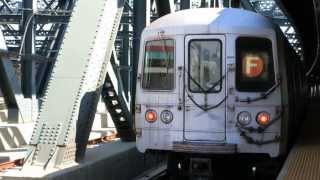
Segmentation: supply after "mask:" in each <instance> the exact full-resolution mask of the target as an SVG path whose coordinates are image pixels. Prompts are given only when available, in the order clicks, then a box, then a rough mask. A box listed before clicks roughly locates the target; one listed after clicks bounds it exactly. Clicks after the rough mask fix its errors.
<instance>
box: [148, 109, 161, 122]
mask: <svg viewBox="0 0 320 180" xmlns="http://www.w3.org/2000/svg"><path fill="white" fill-rule="evenodd" d="M145 118H146V121H148V122H149V123H153V122H155V121H156V120H157V118H158V115H157V112H156V111H155V110H152V109H149V110H147V112H146V115H145Z"/></svg>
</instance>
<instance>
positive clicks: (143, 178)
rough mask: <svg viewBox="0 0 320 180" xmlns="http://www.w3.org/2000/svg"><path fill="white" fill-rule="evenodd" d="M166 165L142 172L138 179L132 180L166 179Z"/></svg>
mask: <svg viewBox="0 0 320 180" xmlns="http://www.w3.org/2000/svg"><path fill="white" fill-rule="evenodd" d="M166 174H167V164H166V163H162V164H160V165H159V166H157V167H154V168H151V169H149V170H147V171H145V172H143V173H142V174H141V175H139V176H138V177H136V178H134V180H161V179H167V178H168V177H167V175H166Z"/></svg>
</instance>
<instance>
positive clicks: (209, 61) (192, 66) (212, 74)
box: [188, 39, 222, 93]
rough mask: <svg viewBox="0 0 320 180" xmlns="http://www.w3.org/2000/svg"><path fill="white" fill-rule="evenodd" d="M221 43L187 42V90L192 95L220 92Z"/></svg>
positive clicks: (218, 41)
mask: <svg viewBox="0 0 320 180" xmlns="http://www.w3.org/2000/svg"><path fill="white" fill-rule="evenodd" d="M221 46H222V45H221V41H220V40H213V39H210V40H191V41H190V42H189V72H188V75H189V90H190V91H191V92H193V93H201V92H202V93H203V92H204V91H206V93H214V92H219V91H220V90H221V81H220V79H221V70H222V67H221V64H222V63H221V59H222V58H221V56H222V49H221Z"/></svg>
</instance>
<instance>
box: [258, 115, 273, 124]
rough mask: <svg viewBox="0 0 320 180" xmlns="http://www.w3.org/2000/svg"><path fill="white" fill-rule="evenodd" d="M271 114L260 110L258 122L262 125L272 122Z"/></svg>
mask: <svg viewBox="0 0 320 180" xmlns="http://www.w3.org/2000/svg"><path fill="white" fill-rule="evenodd" d="M270 121H271V118H270V114H269V113H267V112H259V113H258V115H257V123H258V124H259V125H261V126H266V125H268V124H269V123H270Z"/></svg>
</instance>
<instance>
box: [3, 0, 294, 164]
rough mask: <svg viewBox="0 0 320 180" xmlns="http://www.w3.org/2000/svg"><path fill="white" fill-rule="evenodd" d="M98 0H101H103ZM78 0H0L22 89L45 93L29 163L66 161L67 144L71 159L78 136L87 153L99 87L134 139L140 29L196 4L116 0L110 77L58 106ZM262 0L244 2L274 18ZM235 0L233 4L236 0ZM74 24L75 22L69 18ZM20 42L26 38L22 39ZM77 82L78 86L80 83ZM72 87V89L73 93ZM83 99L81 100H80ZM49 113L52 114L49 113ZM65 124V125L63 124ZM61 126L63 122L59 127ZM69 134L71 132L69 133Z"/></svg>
mask: <svg viewBox="0 0 320 180" xmlns="http://www.w3.org/2000/svg"><path fill="white" fill-rule="evenodd" d="M78 1H79V2H78V3H83V2H84V1H85V0H78ZM95 1H99V2H100V1H102V0H95ZM109 1H110V0H109ZM109 1H107V0H106V2H107V3H110V2H109ZM268 1H271V0H268ZM74 2H75V1H74V0H51V1H48V0H38V1H34V0H25V1H23V3H22V1H13V0H1V1H0V14H1V16H0V25H1V26H0V27H1V30H2V32H3V33H4V35H5V39H6V43H7V47H8V49H9V50H10V51H15V52H18V53H19V54H18V58H17V59H16V60H20V57H21V61H17V62H16V64H18V65H20V64H21V65H22V75H21V76H22V78H21V79H23V80H22V84H23V88H22V90H23V92H24V96H25V97H27V98H29V97H30V96H32V95H34V94H35V86H36V89H37V90H36V91H37V94H38V96H39V97H42V95H43V94H44V97H43V99H44V103H43V107H42V108H41V111H40V116H39V118H38V120H37V121H36V124H37V125H36V128H35V131H34V136H33V140H32V142H31V147H32V151H31V154H30V157H29V158H28V160H29V161H30V162H29V164H30V163H31V164H40V165H45V166H47V164H49V162H50V163H52V165H53V166H56V165H59V164H61V163H62V162H63V160H62V159H61V158H62V154H64V153H63V152H64V151H69V150H70V151H69V152H70V153H71V155H70V159H72V158H74V154H73V153H74V150H75V149H74V147H75V144H74V139H77V142H78V150H79V151H78V157H79V159H81V157H83V152H84V147H85V144H86V141H87V137H88V133H89V132H90V129H91V123H92V117H90V116H92V114H94V112H95V103H96V100H97V99H96V98H97V96H99V93H98V92H100V91H102V97H103V100H104V101H105V103H106V106H107V109H108V111H109V112H110V114H111V116H112V118H113V120H114V122H115V125H116V127H117V129H118V132H119V134H120V137H122V139H123V140H134V133H133V123H132V121H133V119H132V116H131V112H132V111H134V107H133V106H132V105H133V104H134V103H132V102H134V97H132V94H135V93H134V92H135V78H134V77H136V73H137V72H136V69H137V61H138V52H139V44H140V34H141V32H142V30H143V28H144V27H145V26H146V25H148V24H149V23H150V21H151V20H154V19H156V18H157V17H159V16H162V15H165V14H167V13H170V12H172V11H173V10H174V9H175V8H176V9H175V10H180V9H188V8H190V7H192V5H193V4H192V2H193V1H192V0H181V1H173V0H161V1H159V0H146V1H142V0H132V1H125V2H122V1H120V0H118V2H122V3H123V4H122V5H121V9H122V8H124V12H123V16H122V18H121V21H120V22H119V23H120V28H119V29H118V28H114V29H113V30H112V31H113V33H116V31H117V30H119V31H118V34H117V35H118V36H117V38H116V41H115V46H113V41H114V40H113V39H114V38H115V35H113V36H114V37H113V36H112V38H111V39H108V40H106V41H105V44H107V45H108V47H107V51H108V52H109V55H108V56H111V51H112V54H113V55H112V56H111V63H110V65H109V66H108V67H107V71H108V73H107V75H106V79H103V80H101V79H99V83H93V84H91V85H90V86H95V87H97V88H98V87H99V88H98V89H97V91H92V94H90V93H89V94H88V93H87V95H86V96H85V98H83V99H84V100H83V101H81V102H80V101H79V100H80V99H79V98H81V97H82V96H83V94H80V95H79V94H78V96H79V98H78V100H77V101H74V102H73V103H72V102H71V100H70V104H69V106H70V107H71V106H72V108H71V109H70V108H69V109H67V108H66V107H65V108H64V107H62V106H61V107H59V108H58V107H56V103H52V104H51V103H50V102H53V101H55V102H57V101H58V99H57V97H58V94H59V91H58V90H52V89H53V88H59V87H60V88H61V86H62V84H58V85H53V84H54V83H53V82H56V81H58V80H57V79H59V78H52V77H55V76H56V73H53V74H51V72H52V67H53V66H54V65H55V58H57V56H58V53H60V58H61V57H63V54H64V53H68V54H71V53H72V52H73V50H74V48H80V45H81V44H80V43H77V42H78V40H79V39H76V40H75V41H74V42H71V41H72V40H70V39H69V38H70V37H71V36H72V37H74V36H75V35H78V37H80V35H79V34H74V33H73V32H70V31H69V33H68V35H66V37H65V39H69V41H70V42H69V43H70V46H68V48H67V49H66V48H65V47H66V40H64V45H62V47H61V50H59V49H60V46H61V44H62V43H61V42H62V39H63V37H64V32H65V31H66V30H65V29H66V27H67V24H68V22H69V17H70V14H71V11H72V9H73V6H74ZM263 2H265V1H262V0H261V1H257V0H255V1H253V0H241V5H242V7H244V8H246V9H251V10H254V11H257V12H259V13H262V12H267V13H266V15H267V16H270V17H271V18H274V17H275V15H277V13H272V12H273V11H275V12H278V11H279V10H278V8H274V6H275V4H273V6H272V8H271V9H270V7H269V6H266V7H265V8H260V6H263ZM87 3H88V6H89V5H90V6H96V8H97V9H99V8H101V7H102V6H99V4H95V5H94V2H91V1H90V3H89V2H87ZM210 3H211V5H212V4H213V3H212V2H211V1H208V0H207V1H202V2H201V4H202V5H205V4H207V5H208V4H210ZM228 3H230V1H228V0H227V1H224V4H227V6H229V5H230V4H228ZM154 4H155V6H156V9H153V7H154ZM232 4H233V5H234V4H237V3H232ZM100 5H101V4H100ZM246 5H250V6H246ZM172 6H175V7H172ZM35 7H37V8H35ZM78 8H79V7H78ZM268 8H269V9H268ZM107 9H108V10H112V7H111V6H110V7H108V8H107ZM80 11H81V10H80ZM82 11H83V12H85V13H87V12H88V11H87V10H85V9H84V10H82ZM77 12H79V10H77ZM110 12H111V11H110ZM85 13H82V14H81V15H84V14H85ZM89 13H97V12H89ZM268 13H269V14H268ZM283 17H285V16H283V14H282V15H281V17H280V16H279V17H278V16H277V18H276V19H274V20H275V22H280V23H282V24H285V23H286V22H288V20H287V19H285V20H284V18H283ZM86 18H87V17H85V19H86ZM118 18H119V17H118ZM108 20H109V23H115V22H116V21H118V20H119V19H108ZM71 23H72V22H71ZM82 23H83V25H82V26H81V28H86V29H87V28H88V29H90V28H94V27H93V26H91V25H90V23H89V22H81V24H82ZM91 23H92V22H91ZM70 26H74V25H71V24H70ZM288 27H289V26H288ZM81 28H80V29H81ZM83 33H85V32H83ZM73 34H74V35H73ZM287 34H290V32H287ZM86 35H87V34H86ZM81 37H84V38H90V37H87V36H84V35H81ZM288 37H289V38H290V37H294V38H296V36H295V35H291V36H290V35H289V36H288ZM22 40H24V41H22ZM22 42H24V44H23V43H22ZM295 42H296V41H294V42H293V44H294V43H295ZM131 43H132V45H131ZM71 44H72V45H71ZM75 45H76V46H75ZM21 46H22V49H21ZM78 46H79V47H78ZM68 51H70V52H68ZM78 52H80V50H77V53H78ZM34 53H36V54H38V55H40V56H42V57H43V59H44V60H43V61H41V58H39V59H40V61H37V63H36V62H34V61H31V59H36V58H35V56H30V55H34ZM74 54H76V53H74ZM31 57H32V58H31ZM84 57H85V56H81V57H80V56H79V58H81V59H83V58H84ZM73 58H75V57H72V56H70V58H65V59H69V60H70V61H71V59H73ZM106 60H109V58H107V59H106ZM59 61H60V62H65V61H64V60H59V58H58V61H57V64H56V65H55V66H56V67H55V68H56V69H57V67H60V68H62V69H63V71H65V72H62V71H59V72H60V73H66V74H68V76H69V75H70V76H73V75H79V74H77V73H79V72H74V71H77V70H79V71H80V69H77V68H76V67H77V66H79V64H72V65H70V64H69V65H66V66H64V65H61V64H60V65H59V63H58V62H59ZM66 62H67V61H66ZM35 70H36V72H35ZM56 71H57V70H54V72H56ZM7 72H8V70H6V69H3V68H2V69H1V66H0V73H2V74H4V75H5V74H7ZM71 72H73V73H74V74H73V75H71ZM96 72H97V71H96ZM104 72H105V71H104ZM34 74H36V75H34ZM97 74H99V73H96V74H94V75H97ZM102 74H103V73H102ZM50 75H51V78H50ZM1 77H2V79H3V80H2V81H3V82H6V80H8V78H7V77H5V76H1ZM62 79H63V78H61V81H60V82H62ZM48 81H49V82H50V83H49V85H48V92H49V93H44V90H45V87H46V86H47V84H48ZM101 81H104V82H105V83H104V85H103V86H102V85H101ZM72 82H73V81H72ZM63 85H71V83H70V84H69V83H63ZM88 86H89V85H88ZM74 87H75V86H74ZM77 87H78V88H80V87H79V86H77ZM1 88H2V90H4V89H5V91H4V92H5V93H6V95H8V96H7V97H12V98H8V99H7V101H6V102H7V104H10V103H11V104H12V105H13V106H16V104H19V103H17V102H16V101H17V100H16V99H14V98H13V97H14V96H13V94H15V93H14V91H13V89H12V88H11V87H10V86H9V85H7V84H6V83H4V84H3V86H2V87H1ZM50 89H51V90H50ZM80 89H81V88H80ZM78 90H79V89H78ZM66 91H70V94H69V95H68V96H66V97H65V98H63V99H61V102H64V101H65V100H67V99H69V98H70V97H74V96H76V95H77V93H76V90H75V89H74V91H72V88H68V89H66V90H65V91H63V92H60V93H61V94H60V95H62V94H64V93H66ZM71 91H72V92H73V93H71ZM81 91H82V92H84V91H86V90H85V89H81ZM79 92H80V90H79ZM57 93H58V94H57ZM48 95H49V96H48ZM53 97H55V98H53ZM91 97H94V98H91ZM51 98H52V99H51ZM41 99H42V98H41ZM49 99H51V100H49ZM18 101H19V100H18ZM85 102H88V103H89V104H92V106H87V105H86V103H85ZM79 103H80V104H81V106H80V104H79ZM83 103H84V104H83ZM22 104H23V103H22ZM63 105H66V106H67V103H63ZM69 106H68V107H69ZM60 108H61V109H60ZM79 108H80V109H81V113H84V114H85V115H84V116H83V118H79V119H78V121H77V118H75V117H77V113H78V112H77V110H79ZM63 111H65V112H64V113H67V111H68V112H69V113H70V114H69V119H68V118H66V117H62V116H61V118H60V117H59V118H54V119H52V120H51V119H47V118H52V117H54V116H52V117H51V114H59V115H62V114H63V113H62V112H63ZM46 113H47V114H46ZM49 114H50V116H47V115H49ZM75 122H79V123H80V124H78V125H79V126H78V127H77V132H75V129H74V128H75ZM81 122H82V123H81ZM60 123H62V124H60ZM68 123H70V124H71V125H70V126H69V125H67V124H68ZM59 124H60V125H59ZM63 125H66V126H65V127H64V126H63ZM45 126H46V127H45ZM58 126H59V127H64V128H61V129H59V127H58ZM67 127H70V129H68V128H67ZM49 128H50V129H49ZM62 130H64V131H62ZM76 133H77V134H76ZM67 134H69V136H68V137H67ZM51 136H53V137H51ZM50 137H51V139H50ZM54 137H55V138H54ZM57 138H58V139H57ZM64 140H66V141H64ZM49 143H50V144H49ZM38 147H42V148H40V149H41V150H39V149H38ZM68 148H69V149H68ZM50 150H51V152H50ZM31 157H33V158H31ZM57 157H58V158H57ZM56 160H57V161H56ZM27 164H28V163H27Z"/></svg>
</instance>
